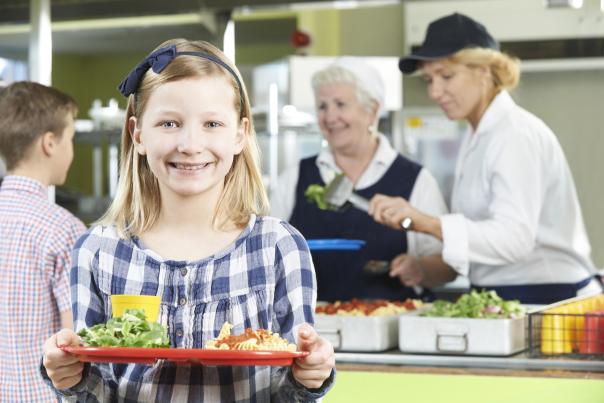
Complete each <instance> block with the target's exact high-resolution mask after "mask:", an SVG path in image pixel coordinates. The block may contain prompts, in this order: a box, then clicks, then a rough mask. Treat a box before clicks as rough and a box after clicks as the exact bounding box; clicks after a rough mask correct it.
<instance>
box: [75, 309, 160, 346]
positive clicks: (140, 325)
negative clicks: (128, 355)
mask: <svg viewBox="0 0 604 403" xmlns="http://www.w3.org/2000/svg"><path fill="white" fill-rule="evenodd" d="M78 336H80V338H81V339H82V341H83V342H84V343H85V344H86V345H87V346H91V347H146V348H149V347H170V340H169V339H168V332H167V329H166V328H165V327H164V326H163V325H161V324H159V323H157V322H150V321H148V320H146V319H145V311H144V310H142V309H126V310H125V312H124V314H123V315H122V316H118V317H115V318H111V319H109V320H108V321H107V323H100V324H98V325H94V326H92V327H91V328H83V329H81V330H80V331H79V332H78Z"/></svg>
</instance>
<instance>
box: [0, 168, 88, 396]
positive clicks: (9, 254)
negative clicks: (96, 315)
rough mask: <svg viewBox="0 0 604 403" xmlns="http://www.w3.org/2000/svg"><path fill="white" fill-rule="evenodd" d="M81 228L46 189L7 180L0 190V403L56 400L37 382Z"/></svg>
mask: <svg viewBox="0 0 604 403" xmlns="http://www.w3.org/2000/svg"><path fill="white" fill-rule="evenodd" d="M85 230H86V228H85V227H84V224H82V222H81V221H80V220H78V219H77V218H75V217H74V216H73V215H71V214H70V213H69V212H67V210H65V209H63V208H61V207H59V206H57V205H56V204H54V203H51V202H50V201H49V200H48V193H47V189H46V187H44V186H43V185H42V184H41V183H40V182H37V181H35V180H33V179H30V178H26V177H22V176H7V177H5V178H4V181H3V182H2V186H1V187H0V284H2V292H0V334H1V336H0V385H2V386H0V402H40V401H46V402H48V401H56V398H55V395H54V393H53V391H52V389H50V388H49V387H48V386H47V385H45V384H44V382H43V381H42V378H41V377H40V374H39V371H38V367H39V365H40V357H41V356H42V347H43V345H44V342H45V341H46V339H47V338H48V337H50V336H51V335H52V334H53V333H55V332H57V331H59V329H60V326H61V320H60V314H59V312H63V311H67V310H69V308H70V307H69V305H70V301H69V277H68V271H69V267H70V265H71V263H70V253H71V249H72V248H73V245H74V244H75V242H76V240H77V239H78V237H79V236H80V235H81V234H82V233H83V232H84V231H85Z"/></svg>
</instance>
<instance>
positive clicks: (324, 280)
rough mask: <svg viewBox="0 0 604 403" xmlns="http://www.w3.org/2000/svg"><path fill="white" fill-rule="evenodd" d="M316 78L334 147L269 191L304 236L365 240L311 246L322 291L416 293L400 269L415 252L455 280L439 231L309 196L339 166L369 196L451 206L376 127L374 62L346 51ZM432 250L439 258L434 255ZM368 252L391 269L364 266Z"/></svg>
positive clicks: (427, 208) (323, 125) (379, 89)
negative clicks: (355, 244)
mask: <svg viewBox="0 0 604 403" xmlns="http://www.w3.org/2000/svg"><path fill="white" fill-rule="evenodd" d="M312 86H313V90H314V94H315V100H316V108H317V117H318V122H319V127H320V129H321V132H322V133H323V136H324V137H325V139H326V140H327V143H328V144H329V147H328V148H325V149H323V150H322V151H321V152H320V153H319V154H318V155H316V156H313V157H310V158H306V159H303V160H302V161H300V162H299V163H297V164H295V165H293V166H291V167H290V168H289V169H288V170H286V172H284V173H283V174H282V176H281V177H280V180H279V183H278V185H277V186H276V187H274V188H273V189H274V190H273V192H272V194H271V213H272V215H275V216H277V217H281V218H283V219H285V220H289V222H290V223H291V224H293V225H294V226H295V227H296V228H297V229H298V230H300V232H302V234H303V235H304V236H305V237H306V238H307V239H311V238H312V239H314V238H346V239H361V240H364V241H365V242H366V244H365V246H364V247H363V248H362V249H361V250H359V251H345V252H337V251H316V252H314V253H313V262H314V265H315V270H316V275H317V292H318V299H319V300H321V301H336V300H350V299H351V298H388V299H396V300H402V299H405V298H408V297H412V298H416V297H419V295H418V294H416V292H415V291H414V290H413V289H412V288H411V287H409V286H408V284H407V283H406V282H407V279H402V278H399V277H398V272H399V271H400V270H401V269H404V267H405V266H407V265H410V264H412V263H413V264H415V262H416V261H417V260H418V259H422V265H428V266H431V267H432V266H434V269H433V270H435V271H436V272H439V273H443V274H444V277H445V279H446V280H450V279H451V276H452V275H453V276H454V275H455V273H454V272H453V271H452V270H451V269H450V268H445V267H443V263H442V260H440V252H441V247H442V245H441V243H440V242H439V241H438V240H436V238H434V237H432V236H426V235H423V234H418V233H409V234H407V233H403V232H400V231H397V230H394V229H391V228H388V227H386V226H383V225H380V224H378V223H376V222H375V221H374V220H373V219H372V218H371V217H370V216H369V215H367V213H365V212H363V211H360V210H358V209H354V208H349V209H347V210H345V211H338V212H334V211H327V210H321V209H319V208H318V207H317V206H316V205H315V204H313V203H311V202H309V201H308V200H307V199H306V197H305V196H304V193H305V190H306V189H307V188H308V186H310V185H312V184H320V185H325V184H326V183H329V182H330V181H331V180H332V179H333V178H334V176H335V175H336V174H340V173H343V174H344V175H346V176H347V177H348V178H349V179H350V180H351V181H352V182H353V183H354V187H355V191H356V192H357V193H358V194H360V195H361V196H363V197H366V198H368V199H369V198H371V197H372V196H373V195H375V194H376V193H383V194H388V195H391V196H399V197H404V198H405V199H408V200H412V201H413V203H414V204H415V205H417V206H420V208H422V209H423V211H424V212H426V213H428V214H435V215H439V214H443V213H445V212H446V206H445V203H444V201H443V198H442V195H441V193H440V190H439V189H438V185H437V183H436V181H435V179H434V177H433V176H432V175H431V174H430V173H429V172H428V171H427V170H426V169H424V168H422V167H421V166H420V165H418V164H417V163H415V162H413V161H410V160H408V159H407V158H405V157H403V156H402V155H400V154H399V153H398V152H397V151H395V150H394V149H393V148H392V146H391V145H390V142H389V141H388V139H387V138H386V136H384V135H383V134H381V133H378V132H377V123H378V119H379V111H380V108H381V107H383V102H384V84H383V83H382V81H381V78H380V75H379V73H378V72H377V71H376V70H375V69H374V68H372V67H370V66H369V65H368V64H367V63H365V62H364V61H363V60H362V59H361V58H353V57H342V58H339V59H338V60H337V61H336V62H335V63H334V64H332V65H330V66H328V67H327V68H325V69H323V70H321V71H318V72H317V73H315V75H314V76H313V79H312ZM433 255H437V258H436V259H434V258H432V257H431V256H433ZM369 260H386V261H388V262H391V263H390V273H389V275H388V274H385V275H382V276H372V275H368V274H366V273H364V272H363V271H362V267H363V265H364V264H365V263H366V262H367V261H369ZM424 285H426V286H427V285H429V284H425V283H424ZM424 296H426V295H424Z"/></svg>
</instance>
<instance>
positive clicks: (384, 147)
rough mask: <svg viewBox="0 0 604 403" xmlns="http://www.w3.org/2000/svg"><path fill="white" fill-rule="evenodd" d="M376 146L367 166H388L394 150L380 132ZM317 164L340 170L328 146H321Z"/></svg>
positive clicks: (394, 156) (392, 158)
mask: <svg viewBox="0 0 604 403" xmlns="http://www.w3.org/2000/svg"><path fill="white" fill-rule="evenodd" d="M378 140H379V141H378V148H377V150H376V152H375V154H374V156H373V158H372V159H371V162H370V163H369V166H370V167H371V166H373V165H386V166H390V164H392V161H394V159H395V158H396V155H397V154H396V150H394V148H392V146H391V145H390V141H388V138H387V137H386V136H384V135H383V134H382V133H378ZM317 164H318V165H323V166H326V167H329V168H330V169H332V170H334V171H337V172H340V171H341V170H340V168H339V167H338V166H337V165H336V161H335V158H334V156H333V153H332V151H331V149H330V148H329V147H327V148H323V149H322V150H321V152H320V153H319V155H318V156H317ZM368 168H369V167H368Z"/></svg>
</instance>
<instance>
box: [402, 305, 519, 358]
mask: <svg viewBox="0 0 604 403" xmlns="http://www.w3.org/2000/svg"><path fill="white" fill-rule="evenodd" d="M426 309H430V307H423V308H420V309H418V310H416V311H412V312H408V313H406V314H403V315H401V316H400V317H399V349H400V350H401V351H404V352H410V353H432V354H460V355H495V356H508V355H512V354H515V353H517V352H520V351H523V350H525V349H526V348H527V343H526V340H527V337H526V329H527V315H525V316H523V317H520V318H515V319H474V318H446V317H434V316H430V317H426V316H419V315H420V314H421V313H422V312H424V311H425V310H426Z"/></svg>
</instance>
